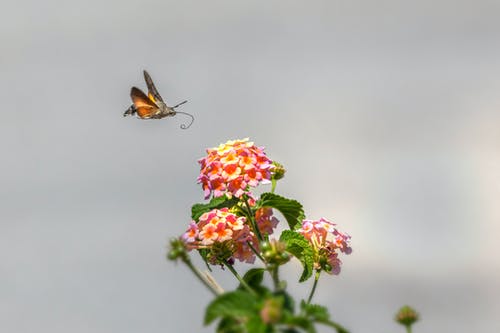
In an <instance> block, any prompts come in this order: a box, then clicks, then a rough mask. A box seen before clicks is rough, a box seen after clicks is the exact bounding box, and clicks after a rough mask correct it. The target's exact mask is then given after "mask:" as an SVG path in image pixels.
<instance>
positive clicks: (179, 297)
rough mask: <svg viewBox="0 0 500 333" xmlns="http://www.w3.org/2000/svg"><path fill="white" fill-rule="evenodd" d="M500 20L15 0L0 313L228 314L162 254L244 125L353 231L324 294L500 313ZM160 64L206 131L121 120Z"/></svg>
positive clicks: (485, 5) (348, 307)
mask: <svg viewBox="0 0 500 333" xmlns="http://www.w3.org/2000/svg"><path fill="white" fill-rule="evenodd" d="M499 18H500V3H499V2H498V1H487V0H480V1H426V0H424V1H307V2H305V1H290V0H289V1H182V2H181V1H95V0H88V1H78V2H75V1H54V0H52V1H50V0H49V1H35V0H27V1H9V0H7V1H4V2H3V4H2V11H1V13H0V41H1V45H2V47H1V52H0V73H1V74H0V91H1V97H2V101H3V104H2V108H1V114H2V117H1V121H0V148H1V154H2V159H1V160H2V162H1V164H0V205H1V209H0V331H2V332H16V333H25V332H35V331H36V332H40V333H42V332H50V333H60V332H61V333H62V332H68V331H71V332H74V333H78V332H82V333H83V332H94V333H101V332H121V333H127V332H151V333H154V332H166V331H168V332H211V331H213V327H208V328H204V327H203V326H202V317H203V309H204V307H205V305H206V304H207V303H208V302H209V301H210V300H211V295H210V294H209V293H208V292H207V291H206V290H205V289H204V288H203V287H202V286H201V285H200V284H199V283H198V281H197V280H196V279H195V278H194V277H193V276H192V275H191V274H190V273H189V272H188V271H187V269H186V268H185V267H183V266H180V265H179V266H176V265H175V264H173V263H171V262H167V261H166V260H165V258H164V255H165V253H166V244H167V240H168V239H169V238H170V237H173V236H177V235H179V234H180V233H182V232H183V231H184V230H185V228H186V226H187V224H188V223H189V211H190V206H191V205H192V204H193V203H195V202H200V201H202V199H203V198H202V191H201V189H200V187H199V186H198V185H197V184H196V182H195V180H196V177H197V174H198V172H199V166H198V164H197V163H196V161H197V159H198V158H200V157H202V156H203V155H204V149H205V148H206V147H212V146H216V145H218V144H219V143H221V142H225V141H226V140H228V139H234V138H243V137H250V138H251V139H252V140H253V141H254V142H256V144H257V145H261V146H265V147H266V151H267V153H268V156H269V157H270V158H272V159H275V160H278V161H280V162H281V163H282V164H284V165H285V167H286V168H287V170H288V172H287V175H286V178H285V179H284V180H282V181H281V183H280V184H279V185H278V189H277V191H278V193H280V194H282V195H285V196H288V197H292V198H295V199H298V200H299V201H301V202H302V203H303V204H304V206H305V209H306V214H307V216H308V217H309V218H319V217H322V216H324V217H327V218H329V219H331V220H333V221H335V222H336V223H338V226H339V228H340V229H341V230H344V231H346V232H348V233H349V234H351V236H352V246H353V249H354V252H353V253H352V255H350V256H347V257H343V258H342V259H343V262H344V264H343V270H342V273H341V274H340V275H339V276H335V277H329V276H325V277H323V278H322V279H321V281H320V285H319V289H318V291H317V294H316V299H315V300H316V301H317V302H318V303H323V304H326V305H328V306H329V308H330V310H331V312H332V314H333V318H334V319H335V320H337V321H338V322H340V323H342V324H343V325H345V326H346V327H347V328H349V329H351V331H352V332H373V333H388V332H402V328H400V327H398V326H397V325H396V324H395V323H394V322H393V320H392V317H393V314H394V313H395V311H396V310H397V309H398V308H399V306H401V305H403V304H406V303H408V304H410V305H412V306H414V307H415V308H416V309H417V310H418V311H419V312H420V313H421V316H422V318H423V319H422V321H421V322H419V323H418V324H417V325H416V326H415V328H414V332H455V333H459V332H471V331H472V332H498V331H500V321H499V320H498V313H500V301H499V299H500V283H499V282H498V281H500V279H499V278H500V260H499V253H500V246H499V244H500V243H499V242H498V238H499V236H500V205H499V199H500V93H499V92H500V19H499ZM143 69H148V70H149V72H150V73H151V75H152V77H153V79H154V80H155V82H156V85H157V87H158V89H159V91H160V93H161V94H162V95H163V97H164V98H165V99H166V100H167V101H168V102H170V103H172V104H173V103H177V102H180V101H182V100H184V99H188V100H189V103H187V104H186V105H184V106H182V111H185V112H190V113H193V114H194V115H195V116H196V120H195V123H194V124H193V126H192V127H191V128H190V129H189V130H186V131H183V130H181V129H179V125H180V124H181V123H182V122H184V121H186V120H187V118H183V117H182V115H179V116H177V117H175V118H169V119H164V120H161V121H141V120H137V119H132V118H123V117H122V114H123V112H124V111H125V109H126V108H127V107H128V106H129V105H130V97H129V91H130V87H131V86H132V85H135V86H138V87H140V88H142V89H144V88H145V84H144V82H143V78H142V70H143ZM197 263H198V264H199V261H197ZM201 267H202V266H201ZM245 268H246V267H245V266H243V265H241V266H238V269H240V270H243V269H245ZM298 273H299V267H298V264H296V263H295V264H291V265H290V267H289V268H287V270H286V274H284V276H285V277H287V278H288V280H289V286H290V289H291V290H292V293H293V294H294V295H296V296H302V297H306V295H307V292H308V290H309V288H310V281H309V282H307V283H306V284H305V285H300V286H297V284H296V283H295V281H296V279H297V278H298V275H297V274H298ZM215 276H216V278H218V279H220V282H221V284H222V285H223V286H224V287H226V288H228V289H229V288H231V287H233V286H234V285H235V283H234V281H232V280H231V279H229V278H228V277H227V276H226V274H225V273H224V272H218V271H216V272H215ZM321 332H327V330H322V331H321Z"/></svg>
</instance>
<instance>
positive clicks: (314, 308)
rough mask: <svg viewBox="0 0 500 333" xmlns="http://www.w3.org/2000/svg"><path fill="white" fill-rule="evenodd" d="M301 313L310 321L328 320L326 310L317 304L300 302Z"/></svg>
mask: <svg viewBox="0 0 500 333" xmlns="http://www.w3.org/2000/svg"><path fill="white" fill-rule="evenodd" d="M300 307H301V309H302V311H303V312H304V313H305V314H306V316H308V317H310V318H311V319H313V320H315V321H318V320H321V321H328V320H330V314H329V313H328V309H327V308H326V307H324V306H321V305H317V304H307V303H306V302H304V301H302V302H301V304H300Z"/></svg>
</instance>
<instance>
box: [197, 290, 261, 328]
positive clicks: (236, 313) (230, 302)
mask: <svg viewBox="0 0 500 333" xmlns="http://www.w3.org/2000/svg"><path fill="white" fill-rule="evenodd" d="M256 302H257V300H256V298H255V297H254V296H253V295H251V294H249V293H247V292H245V291H242V290H236V291H233V292H228V293H224V294H222V295H220V296H218V297H217V298H216V299H214V300H213V301H212V302H211V303H210V304H209V305H208V306H207V309H206V311H205V319H204V323H205V325H208V324H210V323H211V322H213V321H214V320H215V319H217V318H218V317H222V318H224V317H233V318H238V317H243V318H250V317H251V316H252V315H254V314H255V306H256Z"/></svg>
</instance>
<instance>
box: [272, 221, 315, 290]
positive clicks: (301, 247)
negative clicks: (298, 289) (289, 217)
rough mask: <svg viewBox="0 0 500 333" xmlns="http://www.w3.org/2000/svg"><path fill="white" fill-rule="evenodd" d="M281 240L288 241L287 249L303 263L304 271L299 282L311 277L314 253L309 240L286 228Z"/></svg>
mask: <svg viewBox="0 0 500 333" xmlns="http://www.w3.org/2000/svg"><path fill="white" fill-rule="evenodd" d="M280 241H282V242H284V243H286V250H287V251H288V252H290V253H291V254H293V255H294V256H295V257H296V258H297V259H299V260H300V262H301V263H302V267H304V271H303V272H302V275H301V276H300V279H299V282H304V281H306V280H307V279H309V278H310V277H311V275H312V273H313V265H314V254H313V248H312V247H311V244H310V243H309V241H308V240H307V239H306V238H305V237H304V236H302V235H301V234H299V233H298V232H296V231H292V230H284V231H283V232H282V233H281V236H280Z"/></svg>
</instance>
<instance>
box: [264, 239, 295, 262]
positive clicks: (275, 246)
mask: <svg viewBox="0 0 500 333" xmlns="http://www.w3.org/2000/svg"><path fill="white" fill-rule="evenodd" d="M262 256H263V257H264V259H265V260H266V261H267V262H268V263H269V264H274V265H277V266H279V265H283V264H284V263H286V262H288V261H289V260H290V254H288V252H286V244H285V243H283V242H281V241H279V240H276V239H272V240H271V241H268V242H263V243H262Z"/></svg>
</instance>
